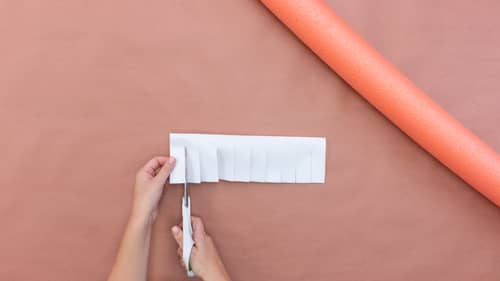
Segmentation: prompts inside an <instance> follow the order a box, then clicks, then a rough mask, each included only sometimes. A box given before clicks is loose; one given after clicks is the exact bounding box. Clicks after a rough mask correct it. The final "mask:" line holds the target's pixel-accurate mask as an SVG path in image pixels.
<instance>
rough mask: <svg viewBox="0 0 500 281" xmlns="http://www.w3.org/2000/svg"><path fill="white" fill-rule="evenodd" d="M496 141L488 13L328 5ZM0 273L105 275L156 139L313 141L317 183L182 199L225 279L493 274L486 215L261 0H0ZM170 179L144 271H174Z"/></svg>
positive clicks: (499, 249) (491, 4)
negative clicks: (208, 238) (323, 168)
mask: <svg viewBox="0 0 500 281" xmlns="http://www.w3.org/2000/svg"><path fill="white" fill-rule="evenodd" d="M329 3H330V5H331V6H332V7H333V8H334V9H335V10H336V11H337V13H338V14H339V15H341V16H342V17H343V18H344V19H345V20H346V21H347V22H349V23H350V24H351V25H352V26H353V27H354V28H355V29H356V30H357V31H358V32H360V33H361V34H362V35H363V36H364V37H365V38H366V39H367V40H368V41H369V42H371V43H372V44H373V45H374V46H375V47H376V48H377V49H378V50H379V51H380V52H381V53H383V54H384V55H385V56H386V57H387V58H388V59H389V60H390V61H392V62H393V63H394V64H395V65H396V66H398V67H399V68H400V69H401V70H402V71H403V72H404V73H405V74H407V75H408V76H409V77H410V78H411V79H412V80H413V81H414V82H415V83H416V84H417V85H419V86H420V87H421V88H423V89H424V90H426V91H427V92H428V93H429V95H431V96H432V97H433V98H434V99H435V100H436V101H437V102H438V103H440V104H441V105H442V106H443V107H444V108H445V109H447V110H448V111H449V112H450V113H451V114H452V115H454V116H455V117H456V118H458V119H459V120H460V121H461V122H463V123H464V124H465V125H466V126H467V127H469V128H470V129H471V130H473V131H474V132H475V133H476V134H477V135H479V136H480V137H481V138H482V139H484V140H485V141H486V142H487V143H489V144H490V145H492V146H493V147H494V148H495V149H496V150H497V151H499V150H500V132H499V131H498V124H499V123H500V114H499V113H498V109H499V108H500V97H499V92H500V83H499V80H498V77H499V76H498V74H499V73H500V51H499V50H500V29H498V26H500V18H499V17H498V13H497V12H498V11H499V10H500V2H498V1H488V0H479V1H451V0H437V1H431V0H426V1H420V0H412V1H397V0H381V1H372V0H351V1H340V0H332V1H329ZM0 35H1V36H0V40H1V41H0V128H1V134H2V135H1V137H0V155H1V157H0V159H1V160H0V186H1V193H0V220H1V222H2V229H1V231H0V279H1V280H10V281H18V280H19V281H20V280H51V281H59V280H61V281H62V280H74V281H79V280H82V281H83V280H104V279H105V278H106V275H107V274H108V272H109V270H110V266H111V264H112V262H113V259H114V256H115V254H116V251H117V248H118V245H119V240H120V238H121V235H122V231H123V229H124V225H125V223H126V220H127V216H128V212H129V209H130V203H131V190H132V185H133V180H134V174H135V171H136V170H137V169H138V168H139V167H140V166H141V165H142V164H143V163H144V162H145V161H146V160H147V159H148V158H150V157H151V156H153V155H158V154H161V155H164V154H167V153H168V146H169V144H168V134H169V132H202V133H227V134H232V133H234V134H262V135H298V136H326V137H327V150H328V155H327V183H326V184H325V185H307V184H296V185H268V184H234V183H225V182H221V183H218V184H203V185H202V186H196V187H193V189H192V200H193V212H194V213H195V214H198V215H201V216H202V217H203V218H204V219H205V222H206V225H207V229H208V231H209V232H210V233H211V234H212V235H213V237H214V239H215V241H216V243H217V244H218V246H219V248H220V252H221V254H222V256H223V259H224V260H225V262H226V264H227V267H228V270H229V272H230V274H231V275H232V276H233V277H234V279H235V280H437V279H439V280H498V278H500V267H499V266H498V265H499V263H500V238H499V237H500V212H499V209H498V208H496V207H495V206H494V205H493V204H492V203H490V202H489V201H488V200H486V199H485V198H483V197H482V196H481V195H480V194H478V193H476V192H475V191H474V190H473V189H471V188H470V187H469V186H467V184H465V183H464V182H463V181H461V180H460V179H459V178H458V177H456V176H455V175H453V174H452V173H450V172H449V171H448V170H447V169H446V168H444V167H443V166H441V165H440V164H439V163H438V162H437V161H436V160H435V159H433V158H432V157H431V156H429V155H428V154H427V153H425V152H424V151H423V150H422V149H421V148H419V147H418V146H417V145H416V144H415V143H413V142H412V141H411V140H410V139H408V138H407V137H406V136H405V135H404V134H403V133H401V132H400V131H399V130H398V129H397V128H396V127H394V126H393V125H392V124H391V123H389V122H388V121H387V120H386V119H385V118H384V117H383V116H382V115H381V114H379V113H378V112H377V111H375V110H374V109H373V108H372V107H371V106H370V105H369V104H368V103H366V102H365V101H364V100H363V99H362V98H361V97H359V96H358V95H357V94H356V93H354V92H353V90H352V89H350V88H349V87H348V86H347V85H346V84H345V83H344V82H343V81H342V80H340V79H339V78H338V77H337V76H336V75H335V74H334V73H333V72H332V71H330V70H329V69H328V68H327V67H326V66H325V65H324V64H323V63H322V62H321V61H320V60H319V59H318V58H316V57H315V56H314V55H313V54H312V53H311V52H310V51H309V50H308V49H307V48H306V47H304V46H303V45H302V44H301V43H300V42H299V41H298V40H297V39H296V38H295V37H294V36H293V35H292V34H291V33H290V32H289V31H288V30H287V29H286V28H285V27H284V26H283V25H281V24H280V23H279V22H278V21H277V20H276V19H275V18H274V17H273V16H272V15H271V14H270V13H269V12H268V11H267V10H266V9H265V8H264V7H263V6H262V5H261V4H260V3H259V2H257V1H253V0H240V1H234V0H219V1H166V0H163V1H156V0H153V1H137V0H136V1H112V0H101V1H83V0H74V1H56V0H44V1H35V0H30V1H18V0H0ZM180 199H181V187H180V186H169V187H168V190H167V191H166V194H165V197H164V200H163V202H162V205H161V210H160V214H159V217H158V219H157V223H156V225H155V228H154V233H153V243H152V247H153V249H152V256H151V271H150V275H151V278H150V280H154V281H159V280H181V279H183V278H184V277H183V276H184V275H183V271H182V269H181V268H180V267H179V266H178V264H177V258H176V254H175V245H174V241H173V240H172V239H171V237H170V232H169V229H170V226H171V225H173V224H175V223H177V222H178V221H179V219H180Z"/></svg>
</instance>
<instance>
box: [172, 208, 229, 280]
mask: <svg viewBox="0 0 500 281" xmlns="http://www.w3.org/2000/svg"><path fill="white" fill-rule="evenodd" d="M191 225H192V227H193V240H194V242H195V245H194V247H193V249H192V250H191V258H190V264H191V267H192V269H193V271H194V273H196V275H198V276H200V277H201V278H202V279H203V280H204V281H230V280H231V279H230V278H229V275H228V274H227V272H226V269H225V267H224V264H223V263H222V260H221V258H220V256H219V253H218V252H217V248H216V247H215V244H214V242H213V240H212V238H211V237H210V236H209V235H208V234H207V233H206V232H205V227H204V226H203V222H202V220H201V218H199V217H191ZM172 234H173V236H174V238H175V241H177V244H178V246H179V248H178V250H177V254H178V255H179V257H180V261H181V265H182V267H183V268H185V265H184V261H183V260H182V229H181V228H180V227H179V226H177V225H175V226H174V227H172Z"/></svg>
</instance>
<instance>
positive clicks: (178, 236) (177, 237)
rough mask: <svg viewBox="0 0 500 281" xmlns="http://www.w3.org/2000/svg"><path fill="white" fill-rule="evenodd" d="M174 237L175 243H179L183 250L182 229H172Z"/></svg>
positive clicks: (175, 227)
mask: <svg viewBox="0 0 500 281" xmlns="http://www.w3.org/2000/svg"><path fill="white" fill-rule="evenodd" d="M172 235H173V236H174V239H175V242H177V245H179V247H180V248H181V249H182V229H181V228H180V227H179V226H177V225H175V226H174V227H172Z"/></svg>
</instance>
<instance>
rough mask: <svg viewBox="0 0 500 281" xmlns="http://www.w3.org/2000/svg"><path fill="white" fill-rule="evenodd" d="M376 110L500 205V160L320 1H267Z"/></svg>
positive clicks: (266, 3)
mask: <svg viewBox="0 0 500 281" xmlns="http://www.w3.org/2000/svg"><path fill="white" fill-rule="evenodd" d="M261 2H262V3H263V4H264V5H265V6H266V7H267V8H268V9H269V10H270V11H271V12H272V13H273V14H274V15H275V16H276V17H277V18H278V19H280V20H281V21H282V22H283V23H284V24H285V25H286V26H287V27H288V28H289V29H290V30H291V31H292V32H293V33H295V35H297V37H298V38H300V40H302V41H303V42H304V43H305V45H307V46H308V47H309V48H310V49H311V50H312V51H313V52H314V53H316V54H317V55H318V56H319V57H320V58H321V59H322V60H323V61H324V62H325V63H326V64H328V65H329V66H330V67H331V68H332V69H333V70H334V71H335V72H336V73H337V74H338V75H339V76H341V77H342V78H343V79H344V80H345V81H346V82H347V83H349V84H350V85H351V87H353V88H354V89H355V90H356V91H357V92H358V93H359V94H360V95H362V96H363V97H364V98H365V99H366V100H368V102H370V103H371V104H372V105H373V106H374V107H375V108H377V109H378V110H379V111H380V112H382V113H383V114H384V115H385V116H386V117H387V118H388V119H389V120H391V121H392V122H393V123H394V124H395V125H396V126H398V127H399V128H400V129H401V130H402V131H403V132H405V133H406V134H407V135H408V136H410V137H411V138H412V139H413V140H414V141H415V142H417V143H418V144H419V145H420V146H422V147H423V148H424V149H425V150H427V151H428V152H429V153H431V154H432V155H433V156H434V157H435V158H437V159H438V160H439V161H441V163H443V164H444V165H446V166H447V167H448V168H449V169H450V170H452V171H453V172H454V173H456V174H457V175H458V176H460V177H461V178H462V179H463V180H465V181H466V182H467V183H469V184H470V185H471V186H472V187H474V188H475V189H476V190H478V191H479V192H481V193H482V194H483V195H484V196H486V197H487V198H489V199H490V200H491V201H493V202H494V203H495V204H496V205H497V206H500V157H499V155H498V154H497V153H496V151H495V150H494V149H493V148H491V147H489V146H488V145H487V144H485V143H484V142H482V141H481V140H480V139H479V138H478V137H477V136H476V135H474V134H473V133H472V132H471V131H469V130H468V129H467V128H465V127H464V126H463V125H462V124H460V122H458V121H457V120H456V119H454V118H453V117H452V116H451V115H449V114H448V113H447V112H446V111H445V110H444V109H443V108H441V107H440V106H439V105H438V104H436V103H435V102H434V101H433V100H432V99H431V98H430V97H429V96H427V95H426V94H425V93H424V92H423V91H422V90H421V89H419V88H418V87H416V86H415V85H414V84H413V83H412V82H411V81H410V80H409V79H408V78H406V77H405V76H404V75H403V74H402V73H401V72H399V71H398V70H397V69H396V68H395V67H394V66H393V65H392V64H391V63H389V62H388V61H387V60H386V59H384V58H383V57H382V55H381V54H379V53H378V52H377V51H376V50H375V49H374V48H373V47H371V46H370V45H369V44H368V43H367V42H366V41H365V40H364V39H363V38H361V37H360V36H359V35H358V34H356V32H354V31H353V30H352V29H351V28H350V27H349V26H348V25H347V24H346V23H345V22H344V21H343V20H342V19H341V18H339V17H338V16H337V15H336V14H335V13H334V12H333V10H332V9H331V8H330V7H329V6H328V5H327V4H326V3H324V2H323V1H320V0H261Z"/></svg>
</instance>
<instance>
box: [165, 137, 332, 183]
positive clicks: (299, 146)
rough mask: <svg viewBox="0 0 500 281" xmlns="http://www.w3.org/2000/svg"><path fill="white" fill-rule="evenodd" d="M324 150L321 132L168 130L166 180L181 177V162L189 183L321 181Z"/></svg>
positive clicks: (180, 178) (323, 168)
mask: <svg viewBox="0 0 500 281" xmlns="http://www.w3.org/2000/svg"><path fill="white" fill-rule="evenodd" d="M184 147H185V148H186V150H187V155H188V156H187V158H188V159H187V160H186V159H184ZM325 154H326V141H325V139H324V138H311V137H269V136H241V135H208V134H170V155H171V156H174V157H175V158H176V159H177V165H176V167H175V168H174V170H173V171H172V174H171V175H170V183H172V184H176V183H183V182H184V163H186V164H187V170H188V182H190V183H200V182H217V181H219V180H226V181H238V182H269V183H324V182H325Z"/></svg>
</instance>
